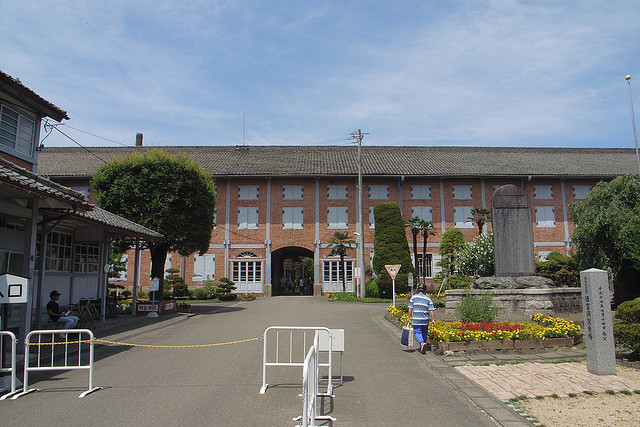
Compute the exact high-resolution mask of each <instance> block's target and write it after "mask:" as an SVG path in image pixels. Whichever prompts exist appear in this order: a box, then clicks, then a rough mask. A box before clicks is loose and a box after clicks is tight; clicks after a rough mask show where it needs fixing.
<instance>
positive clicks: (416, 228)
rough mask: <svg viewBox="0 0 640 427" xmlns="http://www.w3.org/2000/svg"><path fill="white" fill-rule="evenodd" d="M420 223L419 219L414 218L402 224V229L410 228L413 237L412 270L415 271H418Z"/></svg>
mask: <svg viewBox="0 0 640 427" xmlns="http://www.w3.org/2000/svg"><path fill="white" fill-rule="evenodd" d="M422 221H423V220H422V219H421V218H420V217H418V216H414V217H411V218H409V219H408V220H406V221H405V222H404V227H405V228H411V234H412V235H413V269H414V270H415V271H418V234H419V233H420V230H421V229H422V225H421V223H422Z"/></svg>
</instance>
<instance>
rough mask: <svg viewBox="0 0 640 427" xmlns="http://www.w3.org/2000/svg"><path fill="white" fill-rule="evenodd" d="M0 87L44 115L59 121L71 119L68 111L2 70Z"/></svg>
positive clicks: (0, 72)
mask: <svg viewBox="0 0 640 427" xmlns="http://www.w3.org/2000/svg"><path fill="white" fill-rule="evenodd" d="M0 89H2V91H3V92H6V93H8V94H10V95H11V96H13V97H15V98H16V99H18V100H20V101H21V102H23V103H24V104H25V106H27V107H29V108H31V109H33V110H34V111H37V112H38V113H39V114H41V115H42V116H43V117H44V116H46V117H51V118H52V119H54V120H55V121H57V122H60V121H62V120H63V119H67V120H69V116H67V112H66V111H64V110H62V109H60V108H59V107H56V106H55V105H53V104H52V103H51V102H49V101H47V100H46V99H44V98H43V97H41V96H40V95H38V94H37V93H35V92H34V91H32V90H31V89H29V88H28V87H26V86H25V85H23V84H22V83H21V82H20V80H18V79H14V78H13V77H11V76H10V75H8V74H5V73H3V72H2V71H0Z"/></svg>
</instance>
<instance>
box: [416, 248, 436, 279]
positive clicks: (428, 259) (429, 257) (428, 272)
mask: <svg viewBox="0 0 640 427" xmlns="http://www.w3.org/2000/svg"><path fill="white" fill-rule="evenodd" d="M414 265H417V266H418V271H417V276H416V277H417V280H418V281H420V280H422V278H425V279H430V278H433V268H432V266H433V254H425V257H424V262H423V261H422V254H421V253H419V254H418V263H417V264H414ZM423 273H424V274H423Z"/></svg>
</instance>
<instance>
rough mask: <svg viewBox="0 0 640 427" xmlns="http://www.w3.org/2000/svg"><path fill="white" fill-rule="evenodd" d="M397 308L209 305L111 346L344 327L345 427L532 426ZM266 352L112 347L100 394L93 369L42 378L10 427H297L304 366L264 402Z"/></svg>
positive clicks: (13, 406)
mask: <svg viewBox="0 0 640 427" xmlns="http://www.w3.org/2000/svg"><path fill="white" fill-rule="evenodd" d="M385 310H386V305H384V304H355V303H339V302H329V301H327V300H326V299H324V298H314V297H274V298H265V299H259V300H255V301H250V302H239V303H226V304H211V305H203V306H198V307H195V311H196V312H197V314H196V315H193V316H185V315H178V316H173V317H172V318H167V317H161V318H160V319H159V320H152V319H136V320H132V321H129V322H122V324H123V325H126V326H122V327H126V328H128V330H126V331H117V330H113V329H112V330H111V332H110V334H109V335H108V336H104V338H105V339H109V340H113V341H123V342H130V343H139V344H156V345H192V344H205V343H222V342H229V341H235V340H241V339H246V338H254V337H261V336H262V332H263V331H264V329H265V328H266V327H268V326H274V325H278V326H285V325H296V326H326V327H329V328H342V329H344V330H345V348H346V349H345V354H344V375H345V382H344V384H342V385H340V384H338V385H336V387H335V388H334V395H335V397H334V398H324V399H323V400H322V404H323V410H324V413H325V414H327V413H329V414H330V415H332V416H333V417H335V418H337V422H335V423H334V424H335V425H336V426H361V425H367V426H371V425H374V426H389V425H400V424H402V425H411V426H413V425H450V426H457V425H475V426H495V425H510V426H511V425H514V426H515V425H528V424H526V423H525V422H524V421H522V420H520V419H519V417H518V416H517V415H516V414H515V413H513V412H512V411H511V410H509V409H508V408H506V406H505V405H504V404H502V403H501V402H500V401H499V400H498V399H497V398H495V397H494V396H491V395H490V394H489V393H488V392H487V391H485V390H484V389H482V388H481V387H479V386H477V385H476V384H475V383H473V382H472V381H470V380H469V379H467V378H466V377H464V376H463V375H462V374H460V373H459V372H457V371H456V370H455V369H454V368H452V367H451V366H450V365H448V364H447V363H445V362H444V361H442V359H441V358H439V357H437V356H435V355H433V354H431V353H427V354H426V355H421V354H419V353H417V352H414V351H407V350H406V349H405V348H404V347H402V346H400V344H399V331H398V329H396V328H395V327H394V326H393V325H391V324H390V323H388V322H387V321H385V320H384V318H383V316H384V313H385ZM134 325H135V326H136V328H135V329H131V328H133V327H134ZM98 336H100V335H99V334H98ZM262 345H263V342H262V340H255V341H251V342H248V343H242V344H233V345H224V346H216V347H205V348H176V349H173V348H145V347H124V346H100V347H99V348H98V350H97V352H96V364H95V375H94V384H95V385H99V386H103V387H104V389H103V390H100V391H97V392H95V393H93V394H90V395H88V396H87V397H85V398H84V399H78V398H77V396H78V394H79V393H80V392H82V391H83V390H84V389H86V387H87V385H88V376H87V373H86V372H81V371H67V372H62V373H57V374H55V375H46V374H34V375H33V379H34V381H35V383H34V384H33V385H34V386H35V387H38V388H39V389H40V391H39V392H36V393H32V394H30V395H27V396H24V397H21V398H20V399H18V400H15V401H3V402H0V424H2V425H45V424H51V423H52V421H53V420H55V423H56V424H59V423H62V424H63V425H66V426H80V425H87V424H98V425H106V424H109V425H124V424H135V425H138V426H158V425H186V424H191V425H194V424H195V425H198V424H209V425H216V426H227V425H229V426H231V425H252V426H253V425H268V426H293V425H295V423H294V422H293V421H292V418H293V417H295V416H296V415H298V414H299V413H300V410H301V405H302V400H301V398H300V397H298V394H299V393H300V391H301V388H300V386H299V384H300V382H301V369H300V368H286V369H283V368H279V369H277V370H273V371H268V382H269V383H270V384H271V385H270V387H269V389H268V390H267V392H266V394H265V395H260V394H259V390H260V386H261V385H262Z"/></svg>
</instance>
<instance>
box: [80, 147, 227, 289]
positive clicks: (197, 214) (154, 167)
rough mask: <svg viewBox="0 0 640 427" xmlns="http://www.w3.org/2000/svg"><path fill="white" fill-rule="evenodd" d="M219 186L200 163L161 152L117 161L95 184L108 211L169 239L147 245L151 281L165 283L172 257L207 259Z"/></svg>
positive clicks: (102, 169)
mask: <svg viewBox="0 0 640 427" xmlns="http://www.w3.org/2000/svg"><path fill="white" fill-rule="evenodd" d="M213 186H214V181H213V178H212V177H211V176H210V175H209V174H207V173H206V172H205V171H204V170H203V169H202V168H201V167H200V166H198V165H197V164H196V163H195V162H194V161H191V160H189V159H187V157H186V156H184V155H177V156H173V155H170V154H169V153H167V152H165V151H162V150H157V149H154V150H150V151H148V152H144V153H140V152H134V153H132V154H130V155H128V156H126V157H123V158H117V159H112V160H111V161H110V162H109V163H107V164H106V165H104V166H102V167H100V168H99V169H98V171H97V172H96V173H95V175H94V176H93V179H92V182H91V187H92V190H93V192H94V194H95V196H96V199H97V200H98V202H99V204H100V206H101V207H102V208H104V209H106V210H108V211H110V212H113V213H115V214H118V215H121V216H123V217H125V218H127V219H130V220H131V221H134V222H137V223H138V224H141V225H144V226H145V227H148V228H150V229H152V230H156V231H158V232H159V233H162V234H163V235H164V239H163V240H161V241H149V242H147V247H148V248H149V250H150V252H151V276H152V277H158V278H159V279H160V281H161V283H162V280H163V278H164V263H165V259H166V255H167V252H169V251H171V252H174V251H175V252H178V253H179V254H180V255H189V254H191V253H193V252H199V253H201V254H202V253H204V252H206V251H207V249H208V248H209V240H210V239H211V231H212V229H213V214H214V208H215V193H214V190H213ZM126 244H129V245H130V244H131V243H130V242H126V243H125V245H126ZM123 249H126V248H123Z"/></svg>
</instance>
